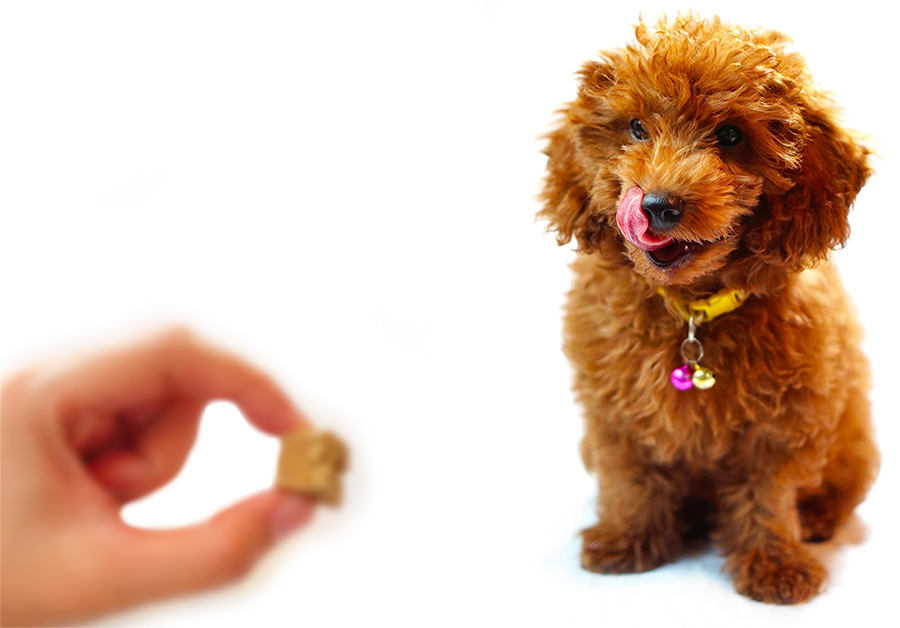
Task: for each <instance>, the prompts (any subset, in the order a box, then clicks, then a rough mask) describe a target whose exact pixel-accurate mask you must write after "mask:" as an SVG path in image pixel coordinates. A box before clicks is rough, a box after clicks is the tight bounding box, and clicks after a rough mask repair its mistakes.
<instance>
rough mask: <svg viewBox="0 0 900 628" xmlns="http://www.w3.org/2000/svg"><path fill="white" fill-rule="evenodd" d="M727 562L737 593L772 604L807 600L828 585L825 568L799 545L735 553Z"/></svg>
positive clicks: (798, 602) (785, 545)
mask: <svg viewBox="0 0 900 628" xmlns="http://www.w3.org/2000/svg"><path fill="white" fill-rule="evenodd" d="M728 564H729V566H730V567H731V569H732V571H733V573H734V588H735V589H736V590H737V592H738V593H740V594H742V595H746V596H747V597H749V598H752V599H754V600H758V601H760V602H767V603H769V604H800V603H802V602H806V601H808V600H810V599H811V598H813V597H815V596H816V595H817V594H818V593H819V592H820V591H821V590H822V589H823V588H824V585H825V569H824V568H823V567H822V565H821V564H820V563H819V562H818V561H816V560H815V559H814V558H812V557H811V556H809V555H808V554H807V553H806V552H805V551H804V550H803V549H802V548H801V547H799V546H793V545H789V544H783V545H779V546H777V547H775V548H766V549H765V550H761V549H755V550H751V551H747V552H740V553H736V554H733V555H731V556H730V557H729V558H728Z"/></svg>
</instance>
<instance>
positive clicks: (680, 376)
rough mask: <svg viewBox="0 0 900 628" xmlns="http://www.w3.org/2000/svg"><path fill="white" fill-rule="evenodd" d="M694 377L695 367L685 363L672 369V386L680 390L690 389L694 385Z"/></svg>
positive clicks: (670, 378)
mask: <svg viewBox="0 0 900 628" xmlns="http://www.w3.org/2000/svg"><path fill="white" fill-rule="evenodd" d="M693 377H694V373H693V369H691V365H690V364H685V365H684V366H679V367H678V368H677V369H675V370H674V371H672V375H671V376H670V377H669V380H670V381H671V382H672V386H674V387H675V388H677V389H678V390H689V389H690V388H692V387H693V386H694V380H693Z"/></svg>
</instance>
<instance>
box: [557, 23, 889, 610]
mask: <svg viewBox="0 0 900 628" xmlns="http://www.w3.org/2000/svg"><path fill="white" fill-rule="evenodd" d="M636 39H637V41H636V43H634V44H632V45H630V46H628V47H627V48H625V49H618V50H613V51H610V52H606V53H604V54H603V55H602V59H601V60H600V61H591V62H588V63H587V64H585V65H584V67H583V68H582V70H581V73H580V84H579V89H578V95H577V98H576V100H575V101H574V102H572V103H570V104H569V105H568V106H567V107H566V108H565V110H564V112H563V113H564V116H563V120H562V122H561V124H560V125H559V127H558V128H557V129H556V130H555V131H553V132H552V133H551V134H550V136H549V145H548V148H547V151H546V152H547V155H548V157H549V161H548V173H547V177H546V180H545V185H544V190H543V195H542V196H543V200H544V202H545V206H544V209H543V210H542V211H541V213H540V216H541V217H543V218H545V219H547V220H548V221H549V222H550V225H551V228H552V229H553V230H555V231H556V232H557V234H558V241H559V243H560V244H565V243H567V242H569V241H570V240H571V239H572V238H575V239H576V240H577V242H578V254H577V256H576V259H575V261H574V263H573V266H572V267H573V270H574V273H575V282H574V287H573V289H572V291H571V293H570V295H569V300H568V305H567V309H566V320H565V349H566V353H567V355H568V356H569V358H570V360H571V362H572V364H573V366H574V370H575V382H574V390H575V392H576V395H577V398H578V400H579V402H580V403H581V404H582V405H583V406H584V409H585V414H586V434H585V437H584V441H583V445H582V452H583V457H584V460H585V463H586V465H587V466H588V468H589V469H591V470H592V471H594V472H595V473H596V474H597V477H598V479H599V485H600V504H599V510H600V513H601V516H600V522H599V523H598V524H597V525H596V526H594V527H592V528H590V529H588V530H585V531H584V532H583V541H584V542H583V550H582V564H583V566H584V567H585V568H587V569H590V570H592V571H598V572H604V573H621V572H636V571H645V570H648V569H652V568H654V567H656V566H658V565H661V564H663V563H665V562H667V561H670V560H672V559H674V558H676V557H677V556H678V554H679V551H680V549H681V546H682V540H683V538H684V535H685V534H687V533H688V532H689V531H690V530H691V529H692V528H694V527H695V526H696V524H697V523H698V521H697V520H696V517H691V516H687V515H688V514H689V513H695V512H698V509H697V508H694V507H692V505H696V504H706V505H707V506H708V507H709V508H711V509H712V512H713V513H714V514H713V516H712V525H713V539H714V541H715V542H716V544H717V545H718V547H719V548H720V549H721V550H722V551H723V552H724V553H725V555H726V565H727V568H728V569H729V571H730V572H731V574H732V575H733V577H734V582H735V587H736V588H737V590H738V591H739V592H741V593H743V594H744V595H747V596H749V597H751V598H754V599H757V600H762V601H765V602H775V603H798V602H803V601H806V600H808V599H809V598H811V597H812V596H814V595H815V594H816V593H818V592H819V591H820V590H821V588H822V586H823V583H824V579H825V571H824V569H823V567H822V566H821V565H820V564H819V563H818V562H817V561H816V560H815V559H814V558H813V557H812V556H811V555H810V554H809V553H808V552H807V551H806V550H805V549H804V546H803V541H820V540H824V539H827V538H829V537H830V536H831V535H832V534H833V533H834V530H835V528H836V527H837V526H839V525H840V524H841V523H842V522H844V521H845V520H846V519H847V518H848V517H849V515H850V514H851V512H852V510H853V508H854V507H855V506H856V505H857V504H858V503H859V502H861V501H862V499H863V498H864V496H865V493H866V491H867V490H868V488H869V486H870V485H871V483H872V482H873V480H874V478H875V475H876V471H877V466H878V453H877V450H876V448H875V445H874V443H873V439H872V426H871V424H870V419H869V404H868V401H867V391H868V387H869V375H868V367H867V363H866V360H865V358H864V356H863V355H862V353H861V352H860V349H859V341H860V330H859V328H858V326H857V323H856V321H855V319H854V316H853V314H852V312H851V306H850V304H849V301H848V299H847V296H846V294H845V293H844V291H843V288H842V287H841V285H840V282H839V278H838V275H837V272H836V271H835V270H834V269H833V267H832V266H831V265H830V262H829V261H828V259H829V254H830V252H831V251H832V249H834V248H835V247H836V246H839V245H842V244H843V243H844V242H845V240H846V239H847V236H848V231H849V229H848V225H847V214H848V211H849V208H850V205H851V203H852V202H853V200H854V198H855V196H856V194H857V192H858V191H859V189H860V188H861V187H862V185H863V183H864V182H865V180H866V178H867V177H868V175H869V174H870V170H869V166H868V164H867V155H868V151H867V150H866V149H865V148H864V147H862V146H861V145H860V144H859V143H858V142H857V141H856V140H855V139H854V137H853V136H852V135H851V134H850V133H849V132H847V131H845V130H844V129H842V128H841V126H840V125H839V123H838V119H837V112H836V107H835V106H834V105H833V103H832V102H831V100H830V99H829V97H828V96H827V95H826V94H825V93H824V92H822V91H821V90H820V89H818V88H817V87H816V86H815V85H814V84H813V83H812V81H811V78H810V76H809V73H808V71H807V69H806V66H805V64H804V61H803V59H802V58H801V57H800V56H799V55H798V54H796V53H794V52H791V51H790V50H789V49H788V40H787V38H786V37H784V36H783V35H780V34H778V33H775V32H772V31H766V30H751V29H745V28H741V27H736V26H731V25H728V24H724V23H722V22H720V21H719V20H718V19H712V20H701V19H698V18H696V17H694V16H685V17H679V18H677V19H675V20H673V21H667V20H661V21H660V22H659V23H658V24H656V25H655V26H648V25H646V24H643V23H642V24H640V25H639V26H638V27H637V29H636ZM633 120H638V121H640V124H639V125H638V127H637V130H635V126H634V123H633V122H632V121H633ZM726 125H729V128H728V129H726V130H725V131H724V132H725V133H726V135H725V136H724V139H723V136H722V135H721V134H722V133H723V131H722V129H723V127H725V126H726ZM733 127H736V128H737V129H738V131H739V132H740V134H741V135H740V138H742V139H739V141H738V142H736V143H732V141H731V140H733V139H734V138H733V137H731V138H729V136H728V135H727V134H728V133H733ZM631 188H638V189H640V190H641V192H642V193H643V194H644V195H646V194H649V193H658V194H661V195H665V197H666V198H674V199H677V205H676V207H677V212H676V213H678V222H677V223H676V224H674V226H665V225H664V226H663V227H659V225H657V226H654V225H653V224H651V226H650V228H649V230H648V231H647V233H646V234H644V235H641V234H643V231H638V234H639V236H638V238H636V237H635V236H634V235H633V234H632V237H631V238H629V237H625V236H623V231H622V230H620V228H619V227H617V221H616V216H617V211H618V210H619V208H620V205H621V204H622V203H623V199H624V198H625V195H626V192H627V191H628V190H629V189H631ZM642 198H643V197H642ZM642 202H643V201H642ZM647 215H648V217H649V214H647ZM664 237H665V238H668V240H666V242H668V241H670V240H671V242H672V244H671V246H670V248H672V250H670V251H668V252H664V253H659V252H654V251H650V250H648V245H645V244H636V243H635V240H636V239H638V241H639V242H640V241H642V240H640V238H643V239H652V238H664ZM676 245H677V246H676ZM678 247H681V248H678ZM675 249H677V250H675ZM660 256H662V259H660ZM659 285H665V286H666V287H667V289H668V290H669V292H670V294H672V295H674V298H677V299H681V300H683V301H690V300H693V299H698V298H703V297H707V296H709V295H711V294H714V293H716V292H717V291H719V290H721V289H723V288H741V289H744V290H746V291H747V292H748V293H749V294H751V296H750V298H749V299H748V300H747V301H746V302H745V303H744V304H743V305H742V306H741V307H740V308H738V309H737V310H735V311H733V312H730V313H728V314H726V315H723V316H721V317H719V318H716V319H715V320H713V321H710V322H708V323H706V324H704V325H702V326H701V328H700V332H699V334H700V337H701V338H702V341H703V344H704V346H705V348H706V356H705V358H704V364H705V365H708V366H710V367H712V368H714V369H715V370H716V371H717V384H716V386H715V387H714V388H711V389H709V390H697V389H693V390H689V391H684V392H682V391H678V390H675V389H674V388H672V387H671V386H670V385H669V373H670V371H671V370H672V368H674V367H675V366H677V365H678V364H679V363H680V362H681V360H680V359H679V346H680V343H681V341H682V340H683V338H684V337H685V333H686V329H685V327H686V326H685V323H684V321H683V320H682V319H681V318H679V317H678V316H676V315H675V313H674V311H673V308H672V306H671V304H670V303H669V302H667V301H666V300H664V299H663V298H662V297H660V296H659V295H658V294H657V291H656V288H657V286H659ZM699 511H702V509H700V510H699Z"/></svg>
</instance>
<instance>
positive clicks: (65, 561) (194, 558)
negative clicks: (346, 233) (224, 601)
mask: <svg viewBox="0 0 900 628" xmlns="http://www.w3.org/2000/svg"><path fill="white" fill-rule="evenodd" d="M215 400H228V401H231V402H233V403H234V404H236V405H237V407H238V408H239V409H240V410H241V411H242V413H243V414H244V416H245V417H246V418H247V419H248V420H249V421H250V422H251V423H252V424H253V425H254V426H256V427H257V428H259V429H260V430H262V431H263V432H266V433H267V434H271V435H275V436H277V435H280V434H283V433H285V432H288V431H290V430H292V429H294V428H296V427H297V426H298V425H301V424H303V423H304V422H305V419H303V418H302V415H301V414H300V412H299V411H298V410H297V409H296V408H295V407H294V406H293V405H292V404H291V402H290V401H289V400H288V399H287V398H286V397H285V395H284V394H283V393H282V392H281V391H280V390H279V389H278V387H277V386H276V385H275V384H274V383H273V382H272V381H271V380H270V379H269V378H268V377H267V376H266V375H264V374H262V373H260V372H259V371H257V370H256V369H254V368H253V367H251V366H249V365H248V364H246V363H245V362H243V361H242V360H240V359H238V358H237V357H235V356H232V355H229V354H227V353H224V352H222V351H220V350H218V349H215V348H213V347H210V346H207V345H205V344H203V343H202V342H200V341H198V340H197V339H196V338H194V337H193V336H192V335H191V334H190V333H188V332H185V331H181V330H179V331H174V332H169V333H166V334H164V335H162V336H158V337H155V338H152V339H150V340H147V341H144V342H141V343H140V344H137V345H135V346H132V347H129V348H125V349H122V350H119V351H115V352H111V353H108V354H104V355H100V356H97V357H95V358H92V359H89V360H86V361H83V362H81V363H78V364H72V365H69V366H64V367H59V366H56V367H44V368H37V369H32V370H30V371H26V372H24V373H21V374H19V375H16V376H14V377H12V378H10V379H9V380H8V381H7V382H5V383H4V386H3V389H2V402H0V526H2V536H0V561H2V563H0V596H2V598H0V599H2V607H0V621H2V623H3V625H26V624H48V623H61V622H70V621H74V620H78V619H82V618H87V617H90V616H93V615H97V614H101V613H106V612H110V611H114V610H119V609H123V608H126V607H129V606H133V605H136V604H139V603H142V602H146V601H150V600H155V599H160V598H165V597H169V596H174V595H179V594H183V593H189V592H193V591H199V590H202V589H206V588H209V587H212V586H215V585H219V584H223V583H226V582H228V581H231V580H234V579H236V578H238V577H240V576H241V575H242V574H244V573H246V572H247V571H248V570H249V569H250V567H251V566H252V565H253V564H254V563H255V562H256V560H257V559H258V558H259V557H260V556H261V555H262V554H263V553H264V552H265V551H266V550H267V549H268V548H269V547H270V546H271V545H272V544H273V543H274V542H275V541H276V540H277V539H278V538H280V537H281V536H284V535H285V534H287V533H289V532H291V531H292V530H294V529H296V528H298V527H300V526H301V525H303V524H304V523H306V522H307V521H308V520H309V519H310V517H311V515H312V511H313V505H312V504H311V503H310V502H309V501H307V500H304V499H301V498H298V497H293V496H290V495H287V494H284V493H280V492H278V491H276V490H272V489H270V490H266V491H263V492H261V493H258V494H256V495H254V496H251V497H249V498H246V499H244V500H243V501H241V502H239V503H237V504H235V505H233V506H231V507H229V508H227V509H225V510H223V511H222V512H220V513H218V514H217V515H216V516H215V517H213V518H212V519H211V520H210V521H208V522H205V523H202V524H200V525H196V526H190V527H185V528H180V529H174V530H164V531H156V530H142V529H138V528H133V527H131V526H129V525H127V524H126V523H124V522H123V521H122V519H121V516H120V511H121V509H122V506H123V505H124V504H126V503H128V502H130V501H132V500H135V499H137V498H139V497H142V496H144V495H147V494H148V493H150V492H152V491H154V490H156V489H158V488H159V487H161V486H163V485H164V484H166V483H167V482H169V481H170V480H171V479H172V478H174V477H175V475H176V474H177V473H178V471H179V469H180V468H181V467H182V465H183V464H184V461H185V459H186V458H187V455H188V453H189V452H190V450H191V447H192V446H193V443H194V440H195V438H196V434H197V428H198V425H199V422H200V418H201V415H202V413H203V410H204V408H205V407H206V406H207V405H208V404H209V403H210V402H212V401H215ZM236 455H237V453H236Z"/></svg>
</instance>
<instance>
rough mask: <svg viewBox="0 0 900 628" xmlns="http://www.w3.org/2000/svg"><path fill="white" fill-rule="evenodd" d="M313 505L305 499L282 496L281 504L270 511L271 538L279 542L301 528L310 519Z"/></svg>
mask: <svg viewBox="0 0 900 628" xmlns="http://www.w3.org/2000/svg"><path fill="white" fill-rule="evenodd" d="M313 512H315V503H314V502H313V501H311V500H310V499H308V498H306V497H300V496H298V495H284V496H283V498H282V500H281V503H280V504H279V505H278V506H276V507H275V510H274V511H272V518H271V519H270V526H271V529H272V537H273V538H274V539H275V540H276V541H279V540H281V539H283V538H284V537H286V536H290V534H292V533H293V532H295V531H296V530H298V529H299V528H302V527H303V526H304V525H305V524H306V523H308V522H309V520H310V519H312V516H313Z"/></svg>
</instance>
